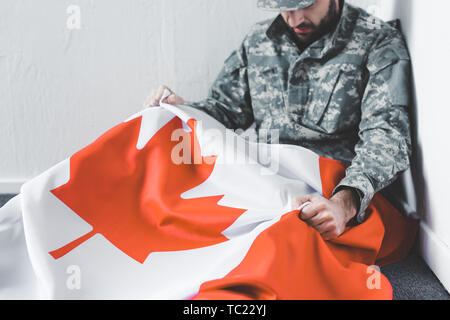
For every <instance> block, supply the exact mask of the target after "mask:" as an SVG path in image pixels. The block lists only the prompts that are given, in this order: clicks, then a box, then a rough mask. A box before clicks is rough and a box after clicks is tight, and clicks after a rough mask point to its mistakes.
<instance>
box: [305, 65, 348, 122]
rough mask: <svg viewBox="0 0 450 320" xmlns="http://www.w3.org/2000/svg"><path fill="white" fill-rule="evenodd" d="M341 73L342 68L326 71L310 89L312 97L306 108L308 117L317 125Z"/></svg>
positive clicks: (327, 105)
mask: <svg viewBox="0 0 450 320" xmlns="http://www.w3.org/2000/svg"><path fill="white" fill-rule="evenodd" d="M341 75H342V70H333V71H330V72H328V74H326V76H325V77H323V78H322V79H320V80H319V82H318V83H317V85H316V88H314V89H313V90H312V91H313V99H312V100H311V103H310V105H309V108H308V118H309V120H310V121H311V122H312V123H313V124H315V125H319V124H320V123H321V122H322V120H323V117H324V114H325V111H326V110H327V109H328V107H329V105H330V101H331V97H332V96H333V93H334V92H335V90H336V87H337V84H338V82H339V79H340V78H341Z"/></svg>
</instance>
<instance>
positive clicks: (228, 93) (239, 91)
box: [185, 41, 254, 130]
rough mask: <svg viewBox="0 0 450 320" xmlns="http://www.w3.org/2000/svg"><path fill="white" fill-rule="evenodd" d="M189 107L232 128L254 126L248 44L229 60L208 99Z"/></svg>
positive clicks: (191, 103) (188, 103) (188, 102)
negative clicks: (248, 66)
mask: <svg viewBox="0 0 450 320" xmlns="http://www.w3.org/2000/svg"><path fill="white" fill-rule="evenodd" d="M185 104H186V105H188V106H191V107H194V108H197V109H200V110H202V111H204V112H206V113H208V114H209V115H210V116H212V117H213V118H215V119H216V120H218V121H219V122H221V123H222V124H223V125H225V126H226V127H227V128H229V129H234V130H236V129H244V130H246V129H248V128H249V127H250V126H251V125H252V124H253V122H254V117H253V109H252V105H251V98H250V90H249V87H248V73H247V55H246V50H245V41H244V42H243V43H242V45H241V46H240V48H239V49H237V50H235V51H234V52H233V53H232V54H231V55H230V56H229V57H228V58H227V59H226V61H225V63H224V66H223V68H222V70H221V71H220V73H219V75H218V76H217V78H216V80H215V81H214V83H213V84H212V86H211V88H210V90H209V93H208V97H207V98H206V99H205V100H202V101H198V102H190V101H187V102H186V103H185Z"/></svg>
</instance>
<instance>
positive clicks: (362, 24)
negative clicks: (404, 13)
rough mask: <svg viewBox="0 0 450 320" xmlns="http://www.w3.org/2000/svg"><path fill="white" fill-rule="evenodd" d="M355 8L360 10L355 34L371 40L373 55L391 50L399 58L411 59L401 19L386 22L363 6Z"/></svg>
mask: <svg viewBox="0 0 450 320" xmlns="http://www.w3.org/2000/svg"><path fill="white" fill-rule="evenodd" d="M353 8H354V10H357V11H358V18H357V20H356V24H355V30H354V32H355V35H356V37H359V38H366V39H367V41H369V42H370V54H371V55H376V54H380V53H381V54H382V52H383V51H391V52H392V54H394V55H395V56H397V58H398V59H409V53H408V49H407V45H406V42H405V39H404V37H403V34H402V32H401V29H400V21H399V20H394V21H389V22H386V21H383V20H382V19H379V18H377V17H375V16H374V15H371V14H369V13H368V12H366V11H365V10H363V9H361V8H357V7H353Z"/></svg>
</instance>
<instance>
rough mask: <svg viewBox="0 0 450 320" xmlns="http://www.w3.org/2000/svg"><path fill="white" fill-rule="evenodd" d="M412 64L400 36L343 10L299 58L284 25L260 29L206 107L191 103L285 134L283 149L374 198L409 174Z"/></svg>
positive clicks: (235, 56)
mask: <svg viewBox="0 0 450 320" xmlns="http://www.w3.org/2000/svg"><path fill="white" fill-rule="evenodd" d="M409 99H410V58H409V54H408V50H407V47H406V44H405V42H404V39H403V36H402V34H401V32H400V31H399V30H397V28H395V27H394V26H392V25H391V24H388V23H385V22H383V21H381V20H379V19H377V18H375V17H373V16H371V15H369V14H368V13H367V12H365V11H364V10H362V9H360V8H357V7H354V6H351V5H349V4H347V3H346V4H345V5H344V7H343V11H342V15H341V18H340V21H339V23H338V25H337V28H336V30H335V31H334V32H332V33H329V34H327V35H325V36H324V37H322V38H321V39H319V40H317V41H316V42H314V43H313V44H311V45H310V46H309V47H307V48H306V49H305V50H300V49H299V47H298V46H297V45H296V44H295V42H294V39H293V38H292V33H290V32H288V30H287V27H286V24H285V23H284V20H283V18H282V17H281V15H278V16H277V17H276V18H275V19H270V20H266V21H263V22H261V23H257V24H256V25H255V26H254V27H253V28H252V30H251V31H250V33H249V34H248V35H247V36H246V37H245V39H244V41H243V43H242V44H241V46H240V47H239V48H238V49H237V50H235V51H234V52H233V53H232V54H231V55H230V56H229V58H228V59H227V60H226V61H225V64H224V66H223V69H222V70H221V72H220V74H219V76H218V77H217V79H216V80H215V82H214V83H213V85H212V86H211V89H210V92H209V95H208V97H207V98H206V99H205V100H203V101H199V102H186V104H187V105H191V106H193V107H196V108H200V109H202V110H203V111H205V112H207V113H208V114H210V115H211V116H213V117H214V118H216V119H217V120H219V121H220V122H221V123H223V124H224V125H225V126H227V127H228V128H230V129H238V128H241V129H247V128H248V127H250V126H251V125H252V124H253V123H254V124H255V125H256V130H257V131H258V130H261V129H266V130H268V131H270V130H273V129H277V130H279V135H280V136H279V141H280V143H283V144H295V145H300V146H303V147H306V148H308V149H310V150H312V151H314V152H316V153H318V154H319V155H322V156H325V157H329V158H333V159H336V160H339V161H342V162H344V163H345V164H346V165H348V168H347V171H346V176H345V178H344V179H343V180H342V181H341V182H340V184H339V185H338V187H337V188H336V190H335V193H336V192H337V191H339V190H341V188H343V187H350V188H353V189H354V190H356V191H357V192H358V194H359V196H360V209H359V213H358V214H357V221H358V222H360V223H361V222H363V221H364V220H365V218H366V215H365V211H366V209H367V206H368V204H369V202H370V200H371V199H372V198H373V196H374V194H375V193H376V192H378V191H380V190H382V189H384V188H386V187H387V186H389V185H390V184H391V183H392V182H394V181H395V179H396V178H397V177H398V175H399V174H400V173H401V172H403V171H405V170H407V169H408V168H409V166H410V162H409V157H410V154H411V138H410V124H409V117H408V109H409V108H408V107H409Z"/></svg>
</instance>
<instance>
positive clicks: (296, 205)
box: [292, 196, 311, 210]
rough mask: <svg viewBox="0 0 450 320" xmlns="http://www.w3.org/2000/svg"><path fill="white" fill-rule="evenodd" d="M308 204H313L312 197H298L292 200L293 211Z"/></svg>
mask: <svg viewBox="0 0 450 320" xmlns="http://www.w3.org/2000/svg"><path fill="white" fill-rule="evenodd" d="M307 202H311V196H303V197H296V198H294V199H292V210H299V208H300V207H301V206H303V205H304V204H305V203H307Z"/></svg>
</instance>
